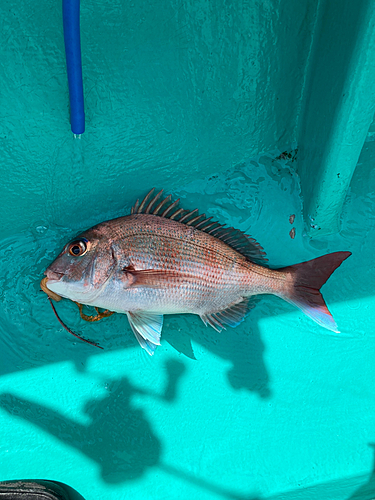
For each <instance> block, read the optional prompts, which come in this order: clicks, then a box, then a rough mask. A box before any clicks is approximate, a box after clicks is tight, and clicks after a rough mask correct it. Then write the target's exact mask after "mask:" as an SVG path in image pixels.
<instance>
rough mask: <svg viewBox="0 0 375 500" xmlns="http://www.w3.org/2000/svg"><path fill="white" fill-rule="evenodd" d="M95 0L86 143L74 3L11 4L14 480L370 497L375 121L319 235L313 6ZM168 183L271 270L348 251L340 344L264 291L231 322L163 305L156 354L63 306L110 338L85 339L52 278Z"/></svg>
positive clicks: (8, 278)
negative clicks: (53, 266)
mask: <svg viewBox="0 0 375 500" xmlns="http://www.w3.org/2000/svg"><path fill="white" fill-rule="evenodd" d="M83 4H84V5H82V8H81V20H82V23H81V24H82V26H81V27H82V30H83V31H82V48H83V65H84V86H85V97H86V117H87V122H86V132H85V134H84V135H83V136H82V137H81V139H73V137H72V136H71V134H70V132H69V120H68V109H67V102H68V96H67V89H66V75H65V68H64V60H63V41H62V35H61V33H62V31H61V30H62V27H61V12H60V10H59V9H57V8H56V7H55V6H54V5H52V4H51V5H48V6H45V5H42V4H34V3H33V4H32V6H31V4H30V10H28V9H27V8H22V9H19V10H12V9H13V7H10V6H9V5H8V4H6V5H5V2H0V7H1V13H2V22H3V28H4V30H3V32H4V33H5V34H6V35H7V43H6V44H3V45H2V47H1V50H2V53H3V55H4V57H3V58H2V60H3V61H6V62H7V64H3V65H2V66H1V68H0V71H1V75H2V84H3V91H2V94H1V103H2V113H3V118H2V120H1V124H0V126H1V133H0V140H1V149H0V159H1V164H0V168H1V174H2V184H1V188H0V189H1V206H2V238H1V240H0V270H1V271H0V280H1V285H0V307H1V314H0V333H1V335H0V345H1V347H0V352H1V363H0V481H2V480H8V479H26V478H27V479H33V478H39V479H51V480H56V481H61V482H63V483H66V484H68V485H70V486H71V487H73V488H74V489H76V490H77V491H79V492H80V493H81V495H83V496H84V497H85V498H86V499H87V500H89V499H94V500H96V499H103V498H105V499H106V500H107V499H108V500H112V499H113V500H115V499H118V498H124V499H126V498H134V499H138V498H139V499H150V500H151V499H152V500H154V499H157V500H159V499H170V500H174V499H176V498H178V499H190V498H192V497H195V498H199V499H202V500H206V499H207V500H213V499H240V500H242V499H248V500H250V499H252V500H270V499H273V500H276V499H278V500H282V499H286V500H299V499H302V500H308V499H309V500H310V499H311V500H312V499H314V500H315V499H318V498H319V499H330V500H349V499H358V500H370V499H371V498H375V494H374V491H375V472H374V443H375V418H374V415H375V400H374V385H375V384H374V382H375V366H374V362H373V359H374V350H375V333H374V327H373V325H374V322H375V297H374V283H375V271H374V265H373V249H374V247H375V204H374V186H375V173H374V169H373V165H374V161H375V142H374V141H373V139H374V137H373V135H374V134H373V130H374V129H373V126H372V128H371V129H370V133H369V135H368V139H367V142H366V143H365V144H364V147H363V149H362V153H361V156H360V158H359V160H358V164H357V168H356V170H355V171H354V174H353V178H352V180H351V183H350V188H349V191H348V192H347V194H346V197H345V200H344V204H343V211H342V213H341V216H340V231H339V232H337V233H336V234H332V235H328V236H322V237H319V235H315V237H314V239H312V240H310V239H309V238H308V236H307V235H306V219H305V220H304V219H303V207H304V204H303V203H304V199H303V197H302V196H301V190H300V177H299V173H300V170H299V160H300V158H299V156H298V152H299V151H300V146H299V144H298V145H297V142H296V141H297V139H298V136H299V132H298V120H299V117H300V110H301V105H302V97H301V95H302V94H303V85H304V84H303V81H304V75H305V69H306V68H305V64H307V63H306V61H308V60H309V53H310V52H309V51H310V45H309V38H308V33H311V32H313V31H314V30H313V28H314V26H316V22H317V21H316V16H315V11H314V9H313V8H312V7H311V2H307V1H306V2H300V1H299V2H292V1H291V2H289V3H286V4H285V6H284V8H283V9H281V8H280V6H279V4H278V3H277V2H276V1H275V2H273V1H271V2H263V3H262V4H261V5H260V4H255V3H254V5H252V6H249V5H248V4H247V3H245V2H242V3H240V4H239V5H238V6H237V7H236V8H234V7H233V5H234V4H233V5H232V4H230V5H229V4H226V3H225V2H221V3H218V4H217V5H215V6H213V5H211V4H209V3H205V2H186V3H184V4H180V3H177V2H175V3H173V2H171V3H168V2H166V3H165V4H163V5H160V6H159V7H158V9H156V8H154V6H153V4H151V3H147V2H146V3H143V4H142V5H140V4H133V3H132V4H131V3H129V4H125V3H124V2H120V1H117V2H116V1H115V2H112V3H111V4H106V3H105V2H103V3H101V4H100V5H99V4H98V5H94V4H91V3H87V2H83ZM219 14H220V15H219ZM297 40H298V43H296V41H297ZM297 149H298V151H296V150H297ZM154 186H155V187H156V188H164V189H165V190H166V192H167V193H171V194H172V195H173V197H174V198H177V197H180V198H181V206H183V207H184V208H185V207H186V208H190V209H194V208H199V211H200V212H201V213H203V212H204V213H206V214H207V215H209V216H211V215H212V216H214V218H215V219H217V220H219V221H221V223H226V224H228V225H232V226H234V227H236V228H239V229H241V230H243V231H245V232H247V233H248V234H250V235H251V236H253V237H254V238H256V239H257V240H258V241H259V243H260V244H261V245H262V246H263V247H264V249H265V251H266V252H267V256H268V258H269V261H270V263H271V264H273V265H275V266H284V265H289V264H294V263H297V262H302V261H304V260H308V259H311V258H314V257H317V256H320V255H323V254H325V253H328V252H333V251H338V250H348V251H351V252H352V253H353V255H352V256H351V257H350V258H349V259H348V260H347V261H345V262H344V263H343V265H342V266H341V267H340V268H339V269H338V270H337V271H336V272H335V273H334V274H333V275H332V277H331V278H330V279H329V280H328V282H327V284H326V285H324V287H323V290H322V291H323V294H324V297H325V299H326V302H327V304H328V307H329V308H330V310H331V312H332V314H333V316H334V318H335V320H336V322H337V324H338V326H339V329H340V331H341V334H333V333H330V332H328V331H326V330H323V329H322V328H320V327H319V326H318V325H316V324H315V323H313V322H312V321H311V320H310V319H309V318H307V317H306V316H304V315H303V314H302V313H301V312H300V311H299V310H297V309H296V308H294V307H293V306H291V305H288V304H286V303H285V302H283V301H281V300H280V299H278V298H276V297H270V296H267V297H262V298H260V299H259V301H258V302H257V305H256V307H255V308H254V309H253V310H252V311H251V313H250V314H249V316H248V317H247V319H246V320H245V321H244V322H243V323H242V324H241V325H240V326H238V327H237V328H235V329H231V328H228V329H227V330H226V331H223V332H222V333H220V334H218V333H217V332H215V331H214V330H213V329H210V328H206V327H205V326H204V325H203V323H202V322H201V320H200V319H199V318H198V317H196V316H192V315H186V316H184V315H172V316H167V317H166V318H165V322H164V329H163V334H162V345H161V346H160V347H158V349H157V350H156V353H155V355H154V356H153V357H152V358H151V357H149V356H148V355H147V354H146V353H145V352H144V351H143V350H142V349H140V347H139V346H138V344H137V341H136V339H135V338H134V336H133V334H132V332H131V330H130V327H129V325H128V321H127V319H126V317H125V316H121V315H119V314H116V315H113V316H111V317H110V318H107V319H104V320H102V321H100V322H98V323H96V324H88V323H86V322H84V321H82V320H81V319H80V317H79V314H78V310H77V307H76V306H75V305H74V304H73V303H71V302H69V301H66V300H63V301H61V302H60V303H58V304H57V305H56V307H57V309H58V311H59V314H60V316H61V317H62V318H63V320H64V321H65V322H66V323H67V324H68V325H69V326H70V327H71V328H72V329H73V330H74V331H77V332H79V333H81V334H82V335H84V336H85V337H87V338H89V339H91V340H93V341H97V342H99V344H100V345H101V346H102V347H103V350H99V349H97V348H96V347H94V346H90V345H87V344H84V343H82V342H80V341H79V340H77V339H76V338H74V337H73V336H71V335H69V333H68V332H67V331H66V330H64V329H63V328H62V327H61V326H60V325H59V323H58V322H57V320H56V318H55V316H54V314H53V312H52V310H51V307H50V305H49V303H48V301H47V298H46V296H45V294H44V293H42V292H41V291H40V289H39V283H40V280H41V278H42V277H43V272H44V270H45V268H46V267H47V265H48V264H49V263H50V262H51V261H52V260H53V259H54V257H55V256H56V254H57V253H58V252H59V251H60V248H61V246H62V245H63V244H64V243H65V242H66V241H67V240H68V239H70V238H71V237H73V236H74V235H76V234H77V233H79V232H81V231H82V230H83V229H86V228H88V227H90V226H92V225H93V224H96V223H98V222H101V221H103V220H105V219H109V218H112V217H117V216H120V215H126V214H128V213H129V212H130V208H131V206H132V205H133V203H134V201H135V200H136V199H137V198H139V197H142V196H143V195H144V194H145V193H146V192H147V191H148V190H149V189H150V188H151V187H154ZM291 216H294V217H291Z"/></svg>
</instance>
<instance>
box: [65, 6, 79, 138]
mask: <svg viewBox="0 0 375 500" xmlns="http://www.w3.org/2000/svg"><path fill="white" fill-rule="evenodd" d="M79 7H80V0H63V2H62V9H63V26H64V42H65V55H66V69H67V73H68V86H69V102H70V125H71V129H72V132H73V134H74V135H75V136H79V135H81V134H83V132H84V131H85V110H84V100H83V83H82V61H81V38H80V28H79Z"/></svg>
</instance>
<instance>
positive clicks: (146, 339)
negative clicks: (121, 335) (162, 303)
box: [127, 311, 163, 356]
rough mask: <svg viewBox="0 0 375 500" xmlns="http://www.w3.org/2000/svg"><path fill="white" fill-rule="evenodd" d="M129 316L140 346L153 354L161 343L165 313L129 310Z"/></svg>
mask: <svg viewBox="0 0 375 500" xmlns="http://www.w3.org/2000/svg"><path fill="white" fill-rule="evenodd" d="M127 316H128V320H129V323H130V327H131V329H132V330H133V333H134V335H135V337H136V339H137V340H138V342H139V344H140V346H141V347H142V348H143V349H145V350H146V351H147V352H148V354H150V356H152V355H153V354H154V352H155V349H156V347H157V346H158V345H160V336H161V330H162V328H163V315H162V314H158V313H154V312H148V311H137V312H128V313H127Z"/></svg>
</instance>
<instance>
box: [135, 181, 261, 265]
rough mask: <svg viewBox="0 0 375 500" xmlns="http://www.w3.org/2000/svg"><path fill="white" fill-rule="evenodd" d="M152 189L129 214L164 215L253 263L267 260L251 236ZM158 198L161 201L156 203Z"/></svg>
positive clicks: (137, 202)
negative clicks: (180, 205) (185, 207)
mask: <svg viewBox="0 0 375 500" xmlns="http://www.w3.org/2000/svg"><path fill="white" fill-rule="evenodd" d="M154 191H155V188H153V189H151V191H149V192H148V193H147V195H146V196H145V197H144V199H143V200H142V201H141V203H139V200H137V201H136V203H135V205H134V206H133V207H132V209H131V214H142V213H146V214H151V215H157V216H158V217H165V218H167V219H172V220H173V219H174V220H176V221H177V222H181V223H182V224H186V225H187V226H192V227H195V228H196V229H199V230H200V231H204V232H205V233H207V234H210V235H212V236H214V237H215V238H218V239H220V240H222V241H223V242H224V243H226V244H227V245H229V246H230V247H232V248H234V250H237V252H239V253H240V254H242V255H244V256H245V257H247V258H248V259H249V260H251V261H252V262H254V263H255V264H262V265H264V264H265V263H266V262H267V261H268V259H267V258H266V253H265V251H264V250H263V248H262V247H261V246H260V245H259V243H258V242H257V241H255V240H254V238H251V237H250V236H248V235H247V234H245V233H243V232H242V231H240V230H239V229H234V228H233V227H225V225H222V224H219V222H216V221H214V222H213V221H212V220H211V219H212V217H207V218H206V215H205V214H202V215H199V214H198V209H195V210H191V211H189V210H184V209H182V208H178V203H179V201H180V200H179V199H178V200H176V201H175V202H171V195H169V196H167V197H165V198H163V197H162V195H163V190H161V191H159V192H158V193H157V194H156V195H155V196H153V194H154ZM159 199H160V200H161V201H160V202H159V203H158V204H156V202H157V201H159ZM161 209H163V210H161Z"/></svg>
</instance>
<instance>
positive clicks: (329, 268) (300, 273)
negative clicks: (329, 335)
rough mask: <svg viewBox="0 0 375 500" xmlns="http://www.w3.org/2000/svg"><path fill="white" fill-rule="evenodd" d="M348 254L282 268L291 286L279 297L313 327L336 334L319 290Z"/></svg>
mask: <svg viewBox="0 0 375 500" xmlns="http://www.w3.org/2000/svg"><path fill="white" fill-rule="evenodd" d="M350 255H351V252H335V253H330V254H327V255H323V256H322V257H318V258H317V259H313V260H309V261H307V262H302V263H301V264H295V265H294V266H290V267H285V268H284V269H282V271H283V272H285V271H289V272H290V275H291V277H292V286H290V287H288V288H289V290H288V291H287V292H284V293H283V294H282V295H281V296H282V298H283V299H284V300H286V301H287V302H290V303H291V304H294V305H296V306H297V307H298V308H299V309H301V310H302V311H303V312H304V313H305V314H306V315H307V316H309V317H310V318H311V319H313V320H314V321H315V322H316V323H318V324H319V325H321V326H323V327H324V328H327V329H328V330H331V331H333V332H336V333H340V332H339V330H338V329H337V325H336V323H335V320H334V319H333V317H332V314H331V313H330V312H329V310H328V307H327V305H326V303H325V302H324V299H323V296H322V294H321V292H320V288H321V287H322V286H323V285H324V283H325V282H326V281H327V280H328V278H329V277H330V276H331V274H332V273H333V272H334V271H335V269H337V268H338V267H339V266H340V265H341V264H342V263H343V262H344V260H345V259H347V258H348V257H349V256H350Z"/></svg>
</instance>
